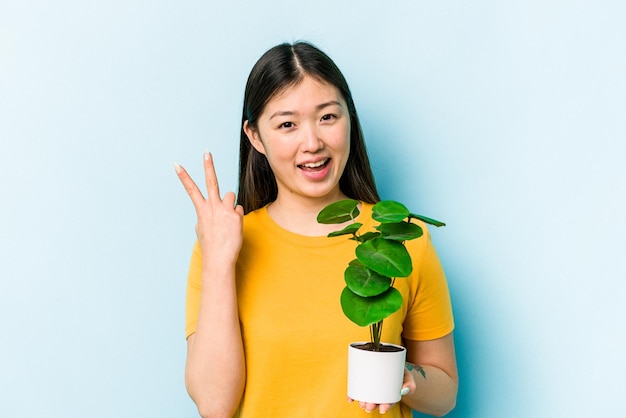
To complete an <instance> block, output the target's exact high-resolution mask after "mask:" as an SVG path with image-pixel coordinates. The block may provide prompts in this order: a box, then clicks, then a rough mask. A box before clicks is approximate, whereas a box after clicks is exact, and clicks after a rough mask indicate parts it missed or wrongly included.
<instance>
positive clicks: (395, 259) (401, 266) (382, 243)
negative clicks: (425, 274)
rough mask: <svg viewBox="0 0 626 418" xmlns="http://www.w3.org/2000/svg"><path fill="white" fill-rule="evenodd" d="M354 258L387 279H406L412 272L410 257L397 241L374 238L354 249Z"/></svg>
mask: <svg viewBox="0 0 626 418" xmlns="http://www.w3.org/2000/svg"><path fill="white" fill-rule="evenodd" d="M355 253H356V258H357V259H358V260H359V261H360V262H361V263H363V264H365V265H366V266H367V267H369V268H370V269H372V270H374V271H375V272H377V273H380V274H382V275H383V276H387V277H406V276H408V275H409V274H411V271H413V265H412V263H411V256H410V255H409V252H408V251H407V250H406V248H405V247H404V245H402V243H400V242H398V241H393V240H388V239H385V238H374V239H373V240H370V241H366V242H364V243H362V244H360V245H359V246H357V247H356V250H355Z"/></svg>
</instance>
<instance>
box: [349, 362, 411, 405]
mask: <svg viewBox="0 0 626 418" xmlns="http://www.w3.org/2000/svg"><path fill="white" fill-rule="evenodd" d="M416 387H417V386H416V385H415V379H414V378H413V373H411V372H410V371H409V370H408V369H407V368H405V369H404V382H403V383H402V389H401V392H400V394H401V395H402V396H404V395H409V394H411V393H413V392H415V389H416ZM348 402H354V399H350V398H348ZM394 405H395V404H392V403H381V404H375V403H369V402H359V406H360V407H361V409H364V410H365V412H372V411H373V410H374V409H376V408H378V412H379V413H380V414H384V413H386V412H387V411H389V409H391V407H392V406H394Z"/></svg>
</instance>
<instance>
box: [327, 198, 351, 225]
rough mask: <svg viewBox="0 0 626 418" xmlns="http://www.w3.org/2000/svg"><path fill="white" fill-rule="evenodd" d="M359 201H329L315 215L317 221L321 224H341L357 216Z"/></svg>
mask: <svg viewBox="0 0 626 418" xmlns="http://www.w3.org/2000/svg"><path fill="white" fill-rule="evenodd" d="M358 204H359V202H358V201H357V200H352V199H345V200H339V201H337V202H334V203H331V204H330V205H328V206H326V207H325V208H324V209H322V210H321V211H320V213H319V214H318V215H317V222H319V223H321V224H342V223H344V222H347V221H350V220H353V219H355V218H356V217H357V216H359V213H360V212H359V208H358V207H357V206H358Z"/></svg>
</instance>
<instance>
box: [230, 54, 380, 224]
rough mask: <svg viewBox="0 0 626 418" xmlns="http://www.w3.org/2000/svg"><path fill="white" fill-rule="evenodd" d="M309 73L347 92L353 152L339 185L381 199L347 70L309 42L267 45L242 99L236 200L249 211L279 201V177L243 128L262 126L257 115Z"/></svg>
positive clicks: (353, 193) (347, 191)
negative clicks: (277, 197) (246, 124)
mask: <svg viewBox="0 0 626 418" xmlns="http://www.w3.org/2000/svg"><path fill="white" fill-rule="evenodd" d="M305 75H309V76H312V77H314V78H316V79H318V80H320V81H323V82H326V83H328V84H331V85H333V86H335V87H336V88H337V89H338V90H339V92H340V93H341V94H342V95H343V98H344V99H345V101H346V103H347V105H348V113H349V115H350V155H349V156H348V161H347V163H346V168H345V169H344V172H343V174H342V175H341V178H340V179H339V188H340V189H341V191H342V192H343V193H344V194H345V195H346V196H348V197H350V198H352V199H357V200H361V201H364V202H367V203H376V202H378V201H379V200H380V197H379V196H378V191H377V190H376V184H375V182H374V176H373V175H372V169H371V167H370V163H369V158H368V156H367V151H366V149H365V142H364V141H363V132H362V130H361V124H360V123H359V117H358V115H357V113H356V107H355V106H354V101H353V100H352V94H351V93H350V89H349V88H348V83H347V82H346V80H345V78H344V76H343V74H341V71H340V70H339V68H338V67H337V65H335V63H334V62H333V60H331V59H330V57H329V56H328V55H326V54H325V53H324V52H322V51H320V50H319V49H318V48H316V47H315V46H313V45H311V44H310V43H307V42H296V43H294V44H288V43H284V44H280V45H277V46H275V47H273V48H271V49H270V50H268V51H267V52H266V53H265V54H263V56H261V58H259V60H258V61H257V63H256V64H255V65H254V67H253V68H252V71H251V72H250V76H249V77H248V82H247V84H246V91H245V94H244V100H243V114H242V116H241V126H242V127H241V138H240V143H239V192H238V195H237V203H238V204H240V205H241V206H243V209H244V212H245V213H248V212H251V211H253V210H256V209H259V208H261V207H263V206H265V205H267V204H268V203H271V202H273V201H274V200H276V196H277V194H278V187H277V185H276V178H275V177H274V173H273V172H272V169H271V168H270V165H269V163H268V162H267V159H266V158H265V155H263V154H261V153H260V152H258V151H257V150H256V149H254V147H253V146H252V145H251V144H250V140H249V139H248V137H247V136H246V133H245V132H244V130H243V124H244V122H245V121H246V120H247V121H248V126H249V127H250V128H252V129H257V122H258V118H259V116H260V115H261V113H262V112H263V109H264V108H265V105H266V104H267V103H268V102H269V101H270V100H271V99H272V98H273V97H275V96H276V95H277V94H279V93H281V92H282V91H284V90H285V89H286V88H288V87H291V86H294V85H296V84H298V83H299V82H300V81H302V79H303V78H304V76H305Z"/></svg>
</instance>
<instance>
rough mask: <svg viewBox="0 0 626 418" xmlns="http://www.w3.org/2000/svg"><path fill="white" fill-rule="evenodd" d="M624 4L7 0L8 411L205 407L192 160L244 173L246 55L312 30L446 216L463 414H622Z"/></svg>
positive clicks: (2, 65) (385, 164) (387, 185)
mask: <svg viewBox="0 0 626 418" xmlns="http://www.w3.org/2000/svg"><path fill="white" fill-rule="evenodd" d="M625 18H626V3H624V2H621V1H609V0H604V1H591V0H587V1H586V0H578V1H576V0H574V1H558V0H549V1H526V2H497V1H488V0H480V1H473V2H466V1H439V2H434V1H431V2H426V1H408V0H405V1H397V2H388V3H387V4H386V5H383V3H382V2H380V1H365V2H363V1H358V2H357V1H345V2H338V1H336V0H333V1H329V0H320V1H317V2H304V3H302V2H300V3H298V2H292V1H290V2H288V1H266V2H258V3H252V2H243V1H230V2H219V3H218V2H198V1H178V2H173V1H171V2H166V1H139V0H128V1H107V2H97V1H71V0H59V1H12V0H3V1H2V3H0V167H1V171H0V190H1V193H2V194H1V196H2V197H1V202H2V203H1V204H0V257H1V259H0V332H1V333H2V343H1V345H0V416H3V417H54V418H56V417H59V418H60V417H63V418H68V417H84V416H90V417H94V418H96V417H193V416H196V413H195V408H194V406H193V404H192V402H191V401H190V400H189V398H188V397H187V394H186V392H185V389H184V384H183V368H184V360H185V347H186V345H185V339H184V332H183V327H184V292H185V281H186V270H187V265H188V260H189V256H190V251H191V247H192V244H193V240H194V238H195V235H194V224H195V217H194V212H193V208H192V205H191V203H190V202H189V200H188V198H187V196H186V195H185V192H184V190H183V188H182V186H181V185H180V184H179V183H178V179H177V178H176V176H175V174H174V169H173V166H172V163H173V162H174V161H177V162H179V163H181V164H184V165H185V166H186V167H188V168H189V169H190V171H191V172H192V175H194V176H195V177H196V178H201V167H202V164H201V158H202V152H203V150H204V149H205V148H206V149H208V150H210V151H212V152H213V153H214V155H215V159H216V161H217V170H218V175H219V178H220V182H221V188H222V191H226V190H234V188H235V185H236V180H237V173H236V164H237V153H238V134H239V129H240V128H239V118H240V112H241V103H242V96H243V88H244V84H245V80H246V77H247V75H248V72H249V70H250V68H251V66H252V65H253V63H254V62H255V61H256V60H257V58H258V57H259V56H260V55H261V54H262V53H263V52H264V51H265V50H266V49H268V48H269V47H271V46H273V45H274V44H276V43H279V42H283V41H294V40H297V39H307V40H310V41H312V42H314V43H315V44H317V45H318V46H320V47H321V48H322V49H324V50H325V51H326V52H327V53H329V55H331V57H333V58H334V59H335V61H336V62H337V64H338V65H339V67H340V68H341V69H342V70H343V72H344V74H345V76H346V78H347V79H348V81H349V83H350V85H351V88H352V90H353V94H354V97H355V100H356V104H357V108H358V110H359V112H360V116H361V118H362V121H363V128H364V130H365V134H366V138H367V143H368V147H369V150H370V154H371V158H372V164H373V168H374V170H375V174H376V176H377V179H378V182H379V186H380V189H381V191H382V195H383V197H384V198H393V199H400V200H402V201H404V202H406V203H407V204H408V205H409V206H410V207H411V208H412V209H413V210H414V211H415V212H418V213H423V214H426V215H430V216H433V217H436V218H440V219H442V220H445V221H446V222H447V223H448V226H447V227H446V228H444V229H437V230H435V231H433V236H434V240H435V244H436V246H437V248H438V250H439V253H440V256H441V258H442V260H443V262H444V265H445V267H446V270H447V273H448V278H449V283H450V288H451V292H452V297H453V303H454V309H455V314H456V321H457V330H456V339H457V350H458V362H459V367H460V373H461V388H460V392H459V399H458V406H457V408H456V410H455V411H454V412H453V413H451V414H450V415H449V416H452V417H476V418H490V417H494V418H496V417H587V416H611V417H613V416H614V417H618V416H625V415H626V406H625V404H624V402H623V393H622V392H623V389H622V388H623V384H622V382H623V378H624V374H625V373H626V361H625V360H624V352H626V344H625V343H624V328H623V327H624V318H626V308H625V303H624V297H625V296H626V286H625V284H624V281H625V279H626V261H625V259H626V251H625V250H626V245H625V239H624V236H625V235H626V222H625V221H624V213H626V193H625V189H626V186H625V184H626V117H625V115H626V41H625V40H626V25H624V21H625ZM305 383H306V375H303V384H299V385H297V386H298V387H300V388H306V384H305ZM303 390H305V389H303Z"/></svg>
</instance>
